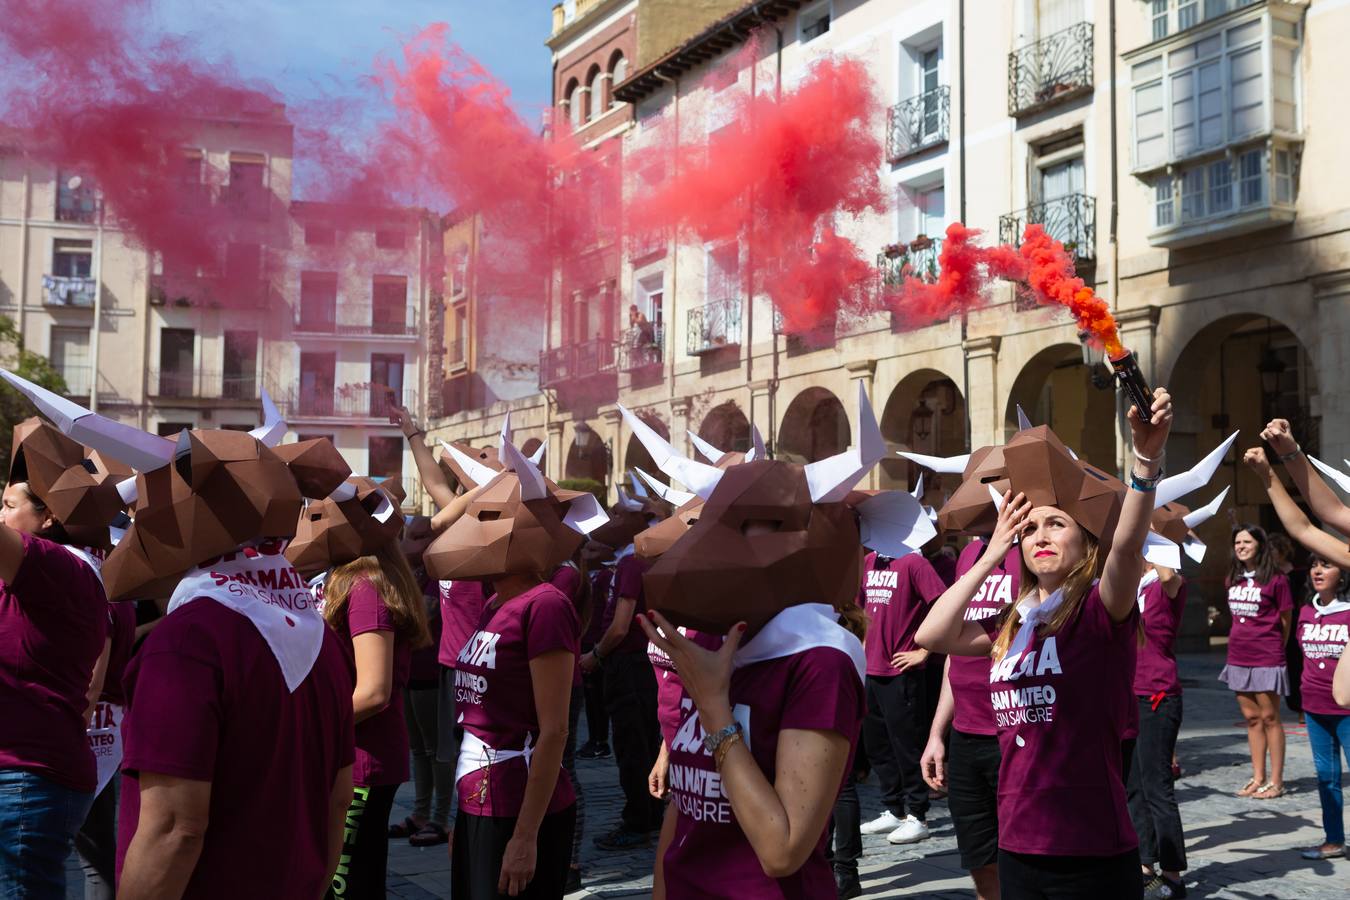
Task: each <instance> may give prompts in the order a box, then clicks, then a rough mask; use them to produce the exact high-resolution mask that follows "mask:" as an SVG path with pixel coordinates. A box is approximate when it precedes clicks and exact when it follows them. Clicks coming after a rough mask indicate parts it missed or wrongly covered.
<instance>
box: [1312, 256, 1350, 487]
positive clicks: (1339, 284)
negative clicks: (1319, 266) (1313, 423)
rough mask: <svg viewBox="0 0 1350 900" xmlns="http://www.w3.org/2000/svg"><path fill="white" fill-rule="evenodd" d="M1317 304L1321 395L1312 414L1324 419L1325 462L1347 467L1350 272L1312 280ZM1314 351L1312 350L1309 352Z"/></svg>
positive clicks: (1349, 442) (1349, 440) (1322, 446)
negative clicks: (1344, 461)
mask: <svg viewBox="0 0 1350 900" xmlns="http://www.w3.org/2000/svg"><path fill="white" fill-rule="evenodd" d="M1312 285H1313V300H1314V301H1315V302H1316V304H1317V330H1318V336H1319V342H1318V347H1317V350H1316V355H1315V356H1314V361H1315V362H1316V363H1317V394H1316V396H1315V398H1314V401H1313V408H1312V413H1313V415H1315V416H1320V417H1321V436H1320V440H1319V445H1320V446H1319V447H1318V449H1319V450H1320V451H1321V454H1322V456H1321V458H1322V459H1324V460H1326V461H1327V462H1328V463H1330V464H1332V465H1335V466H1339V467H1343V466H1344V464H1343V463H1342V462H1341V461H1342V460H1344V459H1347V458H1350V396H1347V393H1346V390H1345V386H1346V385H1347V384H1350V271H1346V270H1344V269H1343V270H1341V271H1339V272H1328V273H1325V274H1322V275H1318V276H1315V277H1314V278H1313V279H1312ZM1308 350H1309V352H1310V353H1311V352H1312V351H1313V348H1312V347H1309V348H1308Z"/></svg>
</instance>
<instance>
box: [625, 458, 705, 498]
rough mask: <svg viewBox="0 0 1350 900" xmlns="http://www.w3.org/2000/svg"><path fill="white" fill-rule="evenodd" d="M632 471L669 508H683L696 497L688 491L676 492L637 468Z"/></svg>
mask: <svg viewBox="0 0 1350 900" xmlns="http://www.w3.org/2000/svg"><path fill="white" fill-rule="evenodd" d="M633 471H634V472H636V473H637V474H638V477H639V478H641V479H642V480H643V481H645V482H647V486H648V487H650V488H651V489H652V490H653V491H655V492H656V496H658V497H660V498H661V499H662V500H664V501H666V502H667V503H669V504H670V505H671V506H674V507H677V508H678V507H681V506H684V505H685V504H686V503H688V502H689V501H690V500H693V499H694V498H695V497H697V496H698V494H691V493H689V492H688V491H678V490H676V489H675V488H673V487H671V486H670V485H668V484H662V483H661V482H659V481H657V480H656V479H655V478H653V477H652V476H650V475H648V474H647V473H646V472H644V471H643V470H641V469H639V468H638V467H637V466H634V467H633Z"/></svg>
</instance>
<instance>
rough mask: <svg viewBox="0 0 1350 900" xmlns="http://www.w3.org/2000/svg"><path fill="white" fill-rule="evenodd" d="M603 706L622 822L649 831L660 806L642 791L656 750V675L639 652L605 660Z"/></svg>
mask: <svg viewBox="0 0 1350 900" xmlns="http://www.w3.org/2000/svg"><path fill="white" fill-rule="evenodd" d="M605 706H606V707H607V708H608V710H609V720H610V723H611V724H612V725H613V731H614V761H615V762H616V763H617V764H618V767H619V787H620V788H622V790H623V798H624V800H623V814H622V816H623V825H624V827H625V828H628V829H629V830H630V831H655V830H657V829H658V828H660V827H661V819H662V818H663V817H664V816H665V805H664V804H663V803H662V802H661V801H660V800H657V799H656V798H655V797H653V796H652V795H651V794H649V793H647V776H648V775H650V774H651V771H652V766H654V765H656V757H657V756H658V755H659V754H660V752H661V726H660V724H659V723H658V722H657V719H656V675H655V674H654V673H653V672H652V664H651V662H650V661H649V660H648V659H647V654H646V653H645V652H644V653H615V654H614V655H612V656H610V657H607V658H606V659H605Z"/></svg>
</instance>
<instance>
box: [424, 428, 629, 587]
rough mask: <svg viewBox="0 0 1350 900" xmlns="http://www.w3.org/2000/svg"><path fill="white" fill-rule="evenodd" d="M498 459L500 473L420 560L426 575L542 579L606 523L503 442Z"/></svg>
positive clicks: (594, 507) (591, 504)
mask: <svg viewBox="0 0 1350 900" xmlns="http://www.w3.org/2000/svg"><path fill="white" fill-rule="evenodd" d="M501 457H502V461H503V462H504V463H505V464H506V467H507V468H506V470H505V471H501V472H494V473H492V476H491V479H490V480H489V481H487V482H486V484H484V486H483V490H482V492H481V493H479V494H478V496H476V497H475V498H474V499H473V500H472V501H471V502H470V503H469V507H468V509H467V510H466V512H465V513H464V515H462V516H460V518H458V519H456V520H455V521H454V522H453V523H452V524H451V525H450V527H449V528H447V529H446V530H445V531H444V532H442V533H441V534H440V535H438V536H437V537H436V539H435V540H434V541H432V542H431V545H430V546H429V547H427V549H426V552H425V553H424V554H423V555H422V559H423V563H424V564H425V566H426V570H427V573H428V574H429V575H431V577H433V578H437V579H450V580H455V579H469V580H474V579H492V578H496V577H499V576H502V575H537V576H539V577H541V578H546V577H547V576H548V574H549V573H550V572H552V571H553V569H555V568H556V567H557V566H558V565H560V564H561V563H562V562H563V561H564V560H567V559H570V558H571V556H572V554H573V553H575V552H576V550H577V548H578V547H580V546H581V542H582V540H583V537H584V536H585V535H586V534H587V533H589V532H591V531H593V530H595V529H596V528H598V527H600V526H601V525H602V524H604V522H606V521H608V518H609V517H608V516H607V515H606V514H605V512H604V510H603V509H601V508H600V504H599V501H597V500H596V499H595V496H594V495H593V494H590V493H587V492H584V491H565V490H563V489H561V488H559V487H558V486H557V485H556V484H554V483H553V482H551V481H549V480H548V479H547V478H545V477H544V476H543V475H542V474H541V473H540V472H539V469H538V468H537V467H536V466H535V465H534V463H533V462H531V461H530V460H529V459H527V458H526V457H524V456H523V455H522V454H521V453H520V451H519V450H517V449H516V448H515V446H514V445H513V444H511V443H510V442H509V441H505V442H504V443H503V445H502V448H501ZM464 469H465V475H466V477H467V476H469V475H471V474H472V469H471V467H469V466H465V467H464ZM478 474H482V471H481V470H480V471H479V473H478ZM470 483H471V484H473V486H477V483H476V482H470Z"/></svg>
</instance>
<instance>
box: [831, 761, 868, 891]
mask: <svg viewBox="0 0 1350 900" xmlns="http://www.w3.org/2000/svg"><path fill="white" fill-rule="evenodd" d="M825 846H826V848H827V850H828V851H829V852H828V853H826V857H827V858H828V859H829V860H830V863H831V864H832V865H833V866H834V868H835V871H837V872H838V871H851V872H854V873H856V872H857V871H858V858H859V857H861V856H862V806H861V804H859V802H858V782H857V781H856V780H855V779H854V777H853V773H852V772H845V773H844V786H843V787H842V788H840V790H839V796H838V797H837V798H836V799H835V801H834V815H832V816H830V837H829V840H828V841H827V842H826V845H825Z"/></svg>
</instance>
